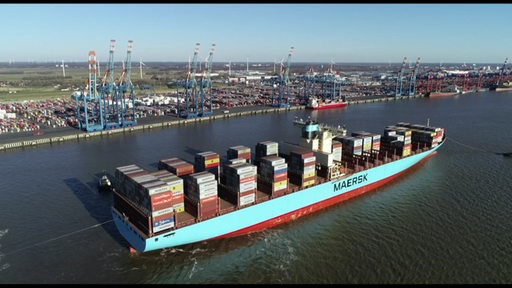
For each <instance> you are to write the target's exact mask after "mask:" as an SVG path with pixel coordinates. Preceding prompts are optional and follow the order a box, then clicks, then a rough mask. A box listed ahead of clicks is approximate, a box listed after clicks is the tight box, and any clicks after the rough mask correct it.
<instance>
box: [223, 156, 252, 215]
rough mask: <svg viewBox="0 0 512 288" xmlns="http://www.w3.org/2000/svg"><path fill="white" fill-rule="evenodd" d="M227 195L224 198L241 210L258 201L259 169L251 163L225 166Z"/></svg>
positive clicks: (224, 194)
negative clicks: (257, 179)
mask: <svg viewBox="0 0 512 288" xmlns="http://www.w3.org/2000/svg"><path fill="white" fill-rule="evenodd" d="M223 174H224V176H225V187H226V193H223V195H222V196H223V198H225V199H226V200H228V201H229V202H231V203H233V204H235V205H236V206H237V207H239V208H241V207H244V206H247V205H250V204H254V202H255V201H256V189H257V182H256V178H257V167H256V166H255V165H252V164H250V163H238V164H227V165H225V166H224V170H223Z"/></svg>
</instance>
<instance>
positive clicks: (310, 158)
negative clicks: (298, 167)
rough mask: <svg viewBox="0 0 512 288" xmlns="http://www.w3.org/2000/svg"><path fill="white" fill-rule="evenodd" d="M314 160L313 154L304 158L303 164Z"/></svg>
mask: <svg viewBox="0 0 512 288" xmlns="http://www.w3.org/2000/svg"><path fill="white" fill-rule="evenodd" d="M315 161H316V157H315V156H311V157H308V158H304V164H306V163H309V162H315Z"/></svg>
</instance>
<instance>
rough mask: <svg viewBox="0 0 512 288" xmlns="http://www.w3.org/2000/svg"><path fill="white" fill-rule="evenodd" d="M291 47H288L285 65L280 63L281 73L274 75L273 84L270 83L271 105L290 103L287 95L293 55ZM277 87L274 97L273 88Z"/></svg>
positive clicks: (279, 105)
mask: <svg viewBox="0 0 512 288" xmlns="http://www.w3.org/2000/svg"><path fill="white" fill-rule="evenodd" d="M293 49H294V48H293V47H291V48H290V51H289V52H288V59H287V61H286V66H283V65H281V73H280V74H279V76H278V77H274V78H273V79H274V82H277V83H274V85H272V87H273V88H272V106H273V107H279V108H283V107H289V106H290V103H289V102H288V97H289V95H290V83H289V74H290V62H291V58H292V55H293ZM276 88H277V89H278V93H279V97H276V95H275V94H276V93H275V89H276Z"/></svg>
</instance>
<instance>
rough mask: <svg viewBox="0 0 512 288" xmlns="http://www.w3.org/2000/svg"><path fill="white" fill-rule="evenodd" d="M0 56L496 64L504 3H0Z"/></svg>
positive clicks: (510, 48) (503, 49) (505, 34)
mask: <svg viewBox="0 0 512 288" xmlns="http://www.w3.org/2000/svg"><path fill="white" fill-rule="evenodd" d="M0 13H1V16H0V27H2V41H1V42H2V45H1V46H0V62H9V61H14V62H27V61H37V62H39V61H40V62H60V61H61V60H64V61H65V62H84V61H87V60H88V54H89V51H95V53H96V55H97V59H98V60H99V61H100V62H103V63H105V62H106V61H108V58H109V49H110V41H111V40H112V39H113V40H116V48H115V52H114V59H115V61H123V60H124V59H125V58H126V54H127V46H128V41H129V40H132V41H133V51H132V54H131V59H132V63H133V62H137V63H138V62H139V61H141V60H142V61H143V62H153V61H177V62H187V61H189V58H191V57H193V54H194V48H195V46H196V43H200V46H199V52H198V59H199V60H203V61H204V59H206V58H207V57H208V54H209V53H210V48H211V46H212V44H215V51H214V54H213V58H212V59H213V61H214V62H229V61H232V62H247V61H248V62H280V61H282V60H284V61H286V60H287V57H288V53H289V51H290V48H291V47H293V55H292V57H291V61H292V62H324V63H331V62H332V63H351V62H352V63H361V62H363V63H375V62H380V63H401V62H402V60H403V58H404V57H407V58H408V59H409V62H415V61H416V59H417V58H418V57H421V62H422V63H468V64H471V63H504V61H505V59H506V58H507V57H509V58H511V59H512V37H510V35H511V26H512V24H511V23H512V22H511V15H512V4H369V3H368V4H343V3H339V4H292V3H289V4H256V3H255V4H226V3H224V4H220V3H219V4H206V3H202V4H199V3H198V4H177V3H167V4H140V3H139V4H36V3H31V4H28V3H25V4H0Z"/></svg>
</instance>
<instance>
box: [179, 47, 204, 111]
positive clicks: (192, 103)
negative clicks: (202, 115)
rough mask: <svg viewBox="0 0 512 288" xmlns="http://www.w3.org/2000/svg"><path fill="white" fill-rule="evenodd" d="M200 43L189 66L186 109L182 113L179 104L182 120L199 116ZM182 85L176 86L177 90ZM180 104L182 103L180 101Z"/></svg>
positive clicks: (185, 84) (186, 85)
mask: <svg viewBox="0 0 512 288" xmlns="http://www.w3.org/2000/svg"><path fill="white" fill-rule="evenodd" d="M199 46H200V43H196V46H195V48H194V58H193V60H192V65H191V66H189V70H188V73H187V76H186V79H185V83H184V86H185V101H184V102H185V109H184V111H182V109H181V105H180V103H178V115H179V117H182V118H195V117H197V116H198V111H197V110H198V107H197V106H198V105H197V102H198V101H197V80H196V70H197V54H198V53H199ZM179 86H181V85H176V89H178V87H179ZM178 102H180V101H178Z"/></svg>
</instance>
